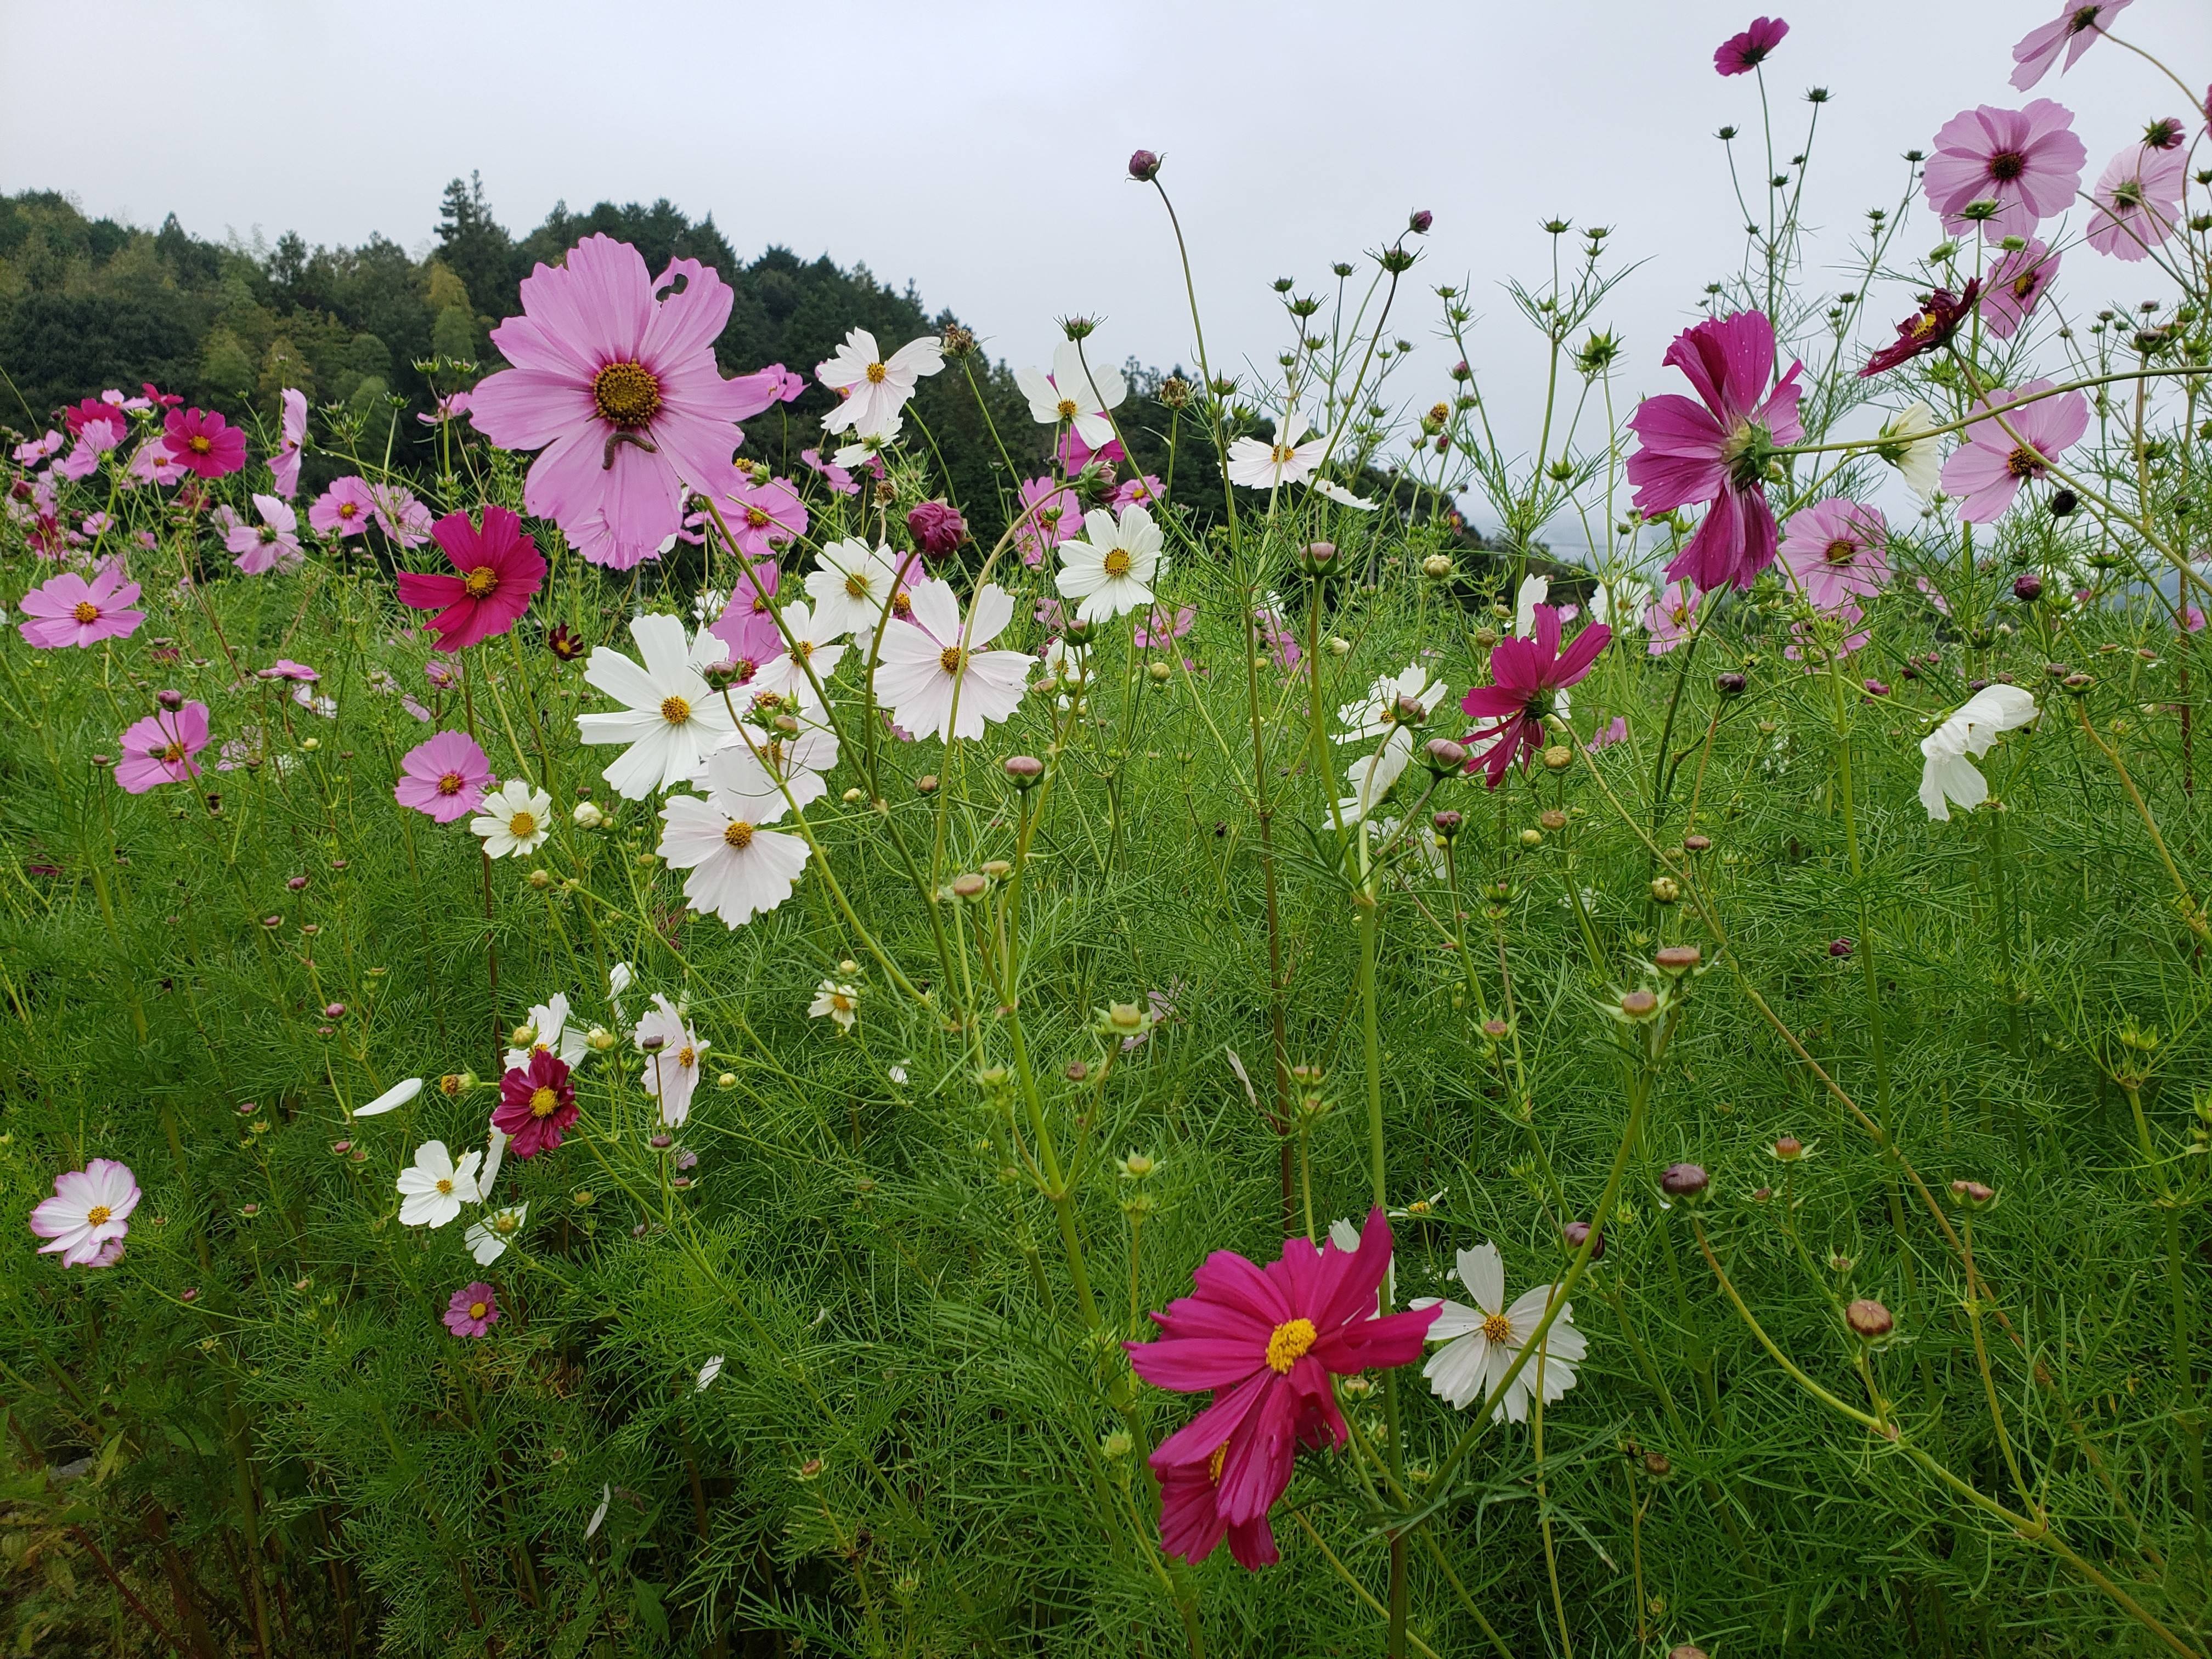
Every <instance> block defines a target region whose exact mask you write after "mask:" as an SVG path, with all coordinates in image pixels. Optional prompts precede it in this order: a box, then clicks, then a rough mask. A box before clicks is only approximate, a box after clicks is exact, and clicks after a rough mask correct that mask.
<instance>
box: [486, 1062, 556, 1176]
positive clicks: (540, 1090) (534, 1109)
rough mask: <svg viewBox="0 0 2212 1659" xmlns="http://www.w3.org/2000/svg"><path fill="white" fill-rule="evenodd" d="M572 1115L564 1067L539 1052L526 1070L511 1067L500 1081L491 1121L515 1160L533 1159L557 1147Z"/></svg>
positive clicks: (521, 1067)
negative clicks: (510, 1147)
mask: <svg viewBox="0 0 2212 1659" xmlns="http://www.w3.org/2000/svg"><path fill="white" fill-rule="evenodd" d="M576 1112H577V1108H576V1090H575V1085H573V1084H571V1083H570V1082H569V1081H568V1063H567V1062H566V1061H565V1060H562V1058H561V1056H560V1055H558V1054H552V1053H550V1052H548V1051H547V1050H545V1049H544V1048H540V1049H538V1050H537V1051H536V1052H535V1053H533V1054H532V1055H531V1056H530V1064H529V1065H528V1066H512V1067H510V1068H509V1069H508V1071H507V1075H506V1076H505V1077H503V1078H501V1079H500V1080H499V1104H498V1105H497V1106H495V1107H494V1108H493V1109H492V1114H491V1121H492V1123H493V1125H494V1127H496V1128H498V1129H500V1130H501V1131H503V1132H504V1133H506V1134H507V1137H508V1143H507V1144H508V1145H509V1146H512V1147H513V1149H514V1155H515V1156H516V1157H517V1158H535V1157H537V1156H538V1153H540V1152H550V1151H551V1150H552V1149H553V1148H554V1147H556V1146H559V1145H560V1144H561V1132H562V1130H563V1129H565V1128H567V1127H568V1126H569V1125H570V1124H571V1123H574V1121H576Z"/></svg>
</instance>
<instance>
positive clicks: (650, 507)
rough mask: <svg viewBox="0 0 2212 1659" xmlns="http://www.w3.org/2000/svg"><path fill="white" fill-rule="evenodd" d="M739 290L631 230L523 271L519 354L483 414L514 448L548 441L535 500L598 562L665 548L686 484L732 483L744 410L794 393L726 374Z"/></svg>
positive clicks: (529, 487)
mask: <svg viewBox="0 0 2212 1659" xmlns="http://www.w3.org/2000/svg"><path fill="white" fill-rule="evenodd" d="M679 280H680V281H681V283H682V284H683V286H682V289H681V290H680V291H678V289H676V288H675V286H674V285H675V284H676V283H678V281H679ZM734 297H735V296H734V295H732V293H731V291H730V289H728V288H727V287H726V285H725V284H724V283H723V282H722V279H721V278H720V276H716V275H715V274H714V271H712V270H708V268H707V267H706V266H705V265H702V264H700V263H699V262H698V261H697V260H696V259H676V260H671V262H670V264H669V266H668V269H667V270H665V271H663V272H661V274H660V276H659V279H658V280H655V279H654V278H653V277H652V276H650V275H649V274H648V273H647V270H646V264H645V260H644V258H643V257H642V256H641V254H640V253H639V252H638V251H637V250H636V249H635V248H634V247H632V246H630V245H629V243H627V242H617V241H616V240H614V239H613V238H612V237H611V236H605V235H599V236H592V237H588V238H586V240H583V241H581V242H579V243H578V244H577V245H576V246H574V247H573V248H570V249H569V250H568V258H567V260H566V262H565V263H564V264H562V266H561V267H560V268H557V269H556V268H555V267H552V266H549V265H539V266H538V268H537V269H536V270H533V271H532V272H531V274H530V275H529V276H527V277H526V278H524V279H523V283H522V311H523V314H522V315H521V316H520V317H510V318H508V319H507V320H506V321H505V322H503V323H501V325H499V326H498V327H497V328H495V329H494V330H493V331H492V334H491V343H492V344H493V345H495V346H496V347H497V348H498V349H499V351H500V355H501V356H503V357H505V358H506V359H507V362H510V363H512V364H513V365H514V367H513V368H506V369H501V371H500V372H499V373H498V374H494V375H491V376H489V378H487V379H486V380H483V382H482V383H481V384H479V385H478V386H477V388H476V390H475V391H474V392H472V393H471V402H470V406H469V416H470V418H471V420H473V421H474V422H476V425H477V430H479V431H480V432H482V433H483V435H485V436H486V437H487V438H489V439H490V440H491V441H492V442H494V443H495V444H497V445H499V446H500V447H501V448H503V449H541V450H543V452H544V453H541V454H540V455H539V456H538V459H536V460H535V461H533V462H532V464H531V467H530V476H529V477H528V479H527V480H526V482H525V483H524V486H523V505H524V506H525V507H526V508H527V509H528V510H529V511H530V512H532V513H536V514H538V516H540V517H542V518H548V519H552V520H556V522H557V523H559V525H560V526H561V527H562V529H563V530H564V531H566V532H568V537H569V539H570V540H572V541H574V543H575V544H576V548H577V550H578V551H579V552H580V553H581V554H582V555H583V556H584V557H585V558H586V559H588V560H589V561H591V562H592V563H594V564H602V565H607V566H610V567H611V568H615V569H617V570H627V569H629V568H630V567H631V566H633V565H635V564H637V563H638V562H640V561H641V560H645V559H650V558H655V557H658V556H659V551H660V547H661V544H663V543H664V542H665V541H666V540H667V539H668V538H670V537H671V536H672V535H674V534H675V533H676V532H677V531H678V530H679V529H680V528H682V526H683V521H684V510H683V503H684V489H685V486H687V485H690V486H694V487H697V488H701V489H707V488H711V487H713V486H714V485H716V484H717V483H719V482H720V480H721V479H722V478H723V477H725V476H726V474H727V473H728V471H729V467H730V456H731V454H732V452H733V451H735V449H736V448H737V447H738V442H739V441H740V440H741V439H742V437H743V436H744V435H743V434H742V433H740V432H739V431H738V429H737V424H736V423H737V422H739V421H741V420H744V419H745V418H746V417H747V416H752V415H757V414H758V413H760V411H761V410H764V409H766V408H768V407H769V404H773V403H775V401H776V399H777V398H779V397H780V396H781V393H782V390H783V382H782V376H781V374H773V375H769V374H752V375H748V376H745V377H744V378H742V379H739V380H724V379H723V378H722V374H721V371H720V369H719V368H716V367H715V365H714V341H715V338H716V337H718V336H719V335H720V333H721V331H722V325H724V324H725V323H726V322H728V321H729V319H730V306H731V303H732V300H733V298H734Z"/></svg>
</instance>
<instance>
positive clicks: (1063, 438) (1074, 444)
mask: <svg viewBox="0 0 2212 1659" xmlns="http://www.w3.org/2000/svg"><path fill="white" fill-rule="evenodd" d="M1045 378H1046V379H1047V380H1050V379H1051V378H1052V377H1051V376H1050V375H1047V376H1046V377H1045ZM1054 453H1057V454H1058V455H1059V457H1060V470H1061V471H1064V472H1066V474H1067V476H1068V477H1071V478H1072V477H1074V476H1075V475H1076V474H1077V473H1079V472H1080V471H1083V469H1084V468H1085V467H1086V466H1089V465H1091V463H1092V462H1093V461H1097V462H1100V463H1102V464H1103V465H1109V466H1110V465H1113V464H1114V463H1115V462H1116V461H1126V460H1127V459H1129V452H1128V451H1127V450H1126V449H1124V448H1122V447H1121V440H1120V439H1119V438H1109V439H1108V440H1107V441H1105V442H1104V443H1103V444H1101V445H1099V446H1098V447H1097V448H1096V449H1093V448H1092V447H1091V446H1090V445H1089V444H1087V443H1085V442H1084V441H1083V435H1082V434H1081V433H1079V432H1078V431H1077V430H1076V429H1075V423H1074V422H1073V421H1071V422H1068V424H1067V430H1066V431H1065V432H1063V433H1061V434H1060V447H1059V449H1058V450H1057V451H1056V452H1054Z"/></svg>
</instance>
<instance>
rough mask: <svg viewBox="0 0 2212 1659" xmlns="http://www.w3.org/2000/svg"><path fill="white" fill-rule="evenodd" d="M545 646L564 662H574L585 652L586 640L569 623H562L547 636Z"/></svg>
mask: <svg viewBox="0 0 2212 1659" xmlns="http://www.w3.org/2000/svg"><path fill="white" fill-rule="evenodd" d="M545 648H546V649H547V650H548V651H550V652H551V653H553V654H554V655H555V656H556V657H558V658H560V659H561V660H562V662H574V661H575V660H576V659H577V658H579V657H580V656H582V655H583V654H584V641H583V640H582V639H581V638H580V636H579V635H577V633H576V631H575V630H574V629H572V628H570V627H569V626H568V623H559V624H558V625H556V627H555V628H554V629H553V631H552V632H551V633H550V634H548V635H546V636H545Z"/></svg>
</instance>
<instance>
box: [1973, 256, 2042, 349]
mask: <svg viewBox="0 0 2212 1659" xmlns="http://www.w3.org/2000/svg"><path fill="white" fill-rule="evenodd" d="M2057 275H2058V256H2057V254H2055V253H2053V252H2051V250H2050V249H2049V248H2048V247H2046V246H2044V242H2043V239H2042V238H2041V237H2040V236H2033V237H2030V238H2029V239H2028V243H2027V246H2026V247H2017V248H2015V249H2013V250H2012V251H2011V252H2008V253H2007V254H2006V255H2005V256H2004V258H2002V259H1999V260H1998V261H1997V262H1996V265H1995V266H1993V267H1992V268H1991V269H1990V287H1989V291H1988V292H1987V293H1986V294H1984V295H1982V323H1983V325H1984V327H1986V328H1987V329H1988V330H1989V331H1990V333H1992V334H1994V335H1996V337H1997V338H1998V339H2000V340H2009V339H2010V338H2012V337H2013V336H2014V335H2015V334H2016V333H2018V332H2019V331H2020V325H2021V324H2022V323H2024V322H2026V321H2027V314H2028V313H2030V312H2031V311H2033V310H2034V309H2035V302H2036V301H2038V300H2040V299H2041V298H2042V297H2043V293H2044V290H2045V289H2047V288H2049V287H2050V286H2051V282H2052V279H2053V278H2055V277H2056V276H2057Z"/></svg>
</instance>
